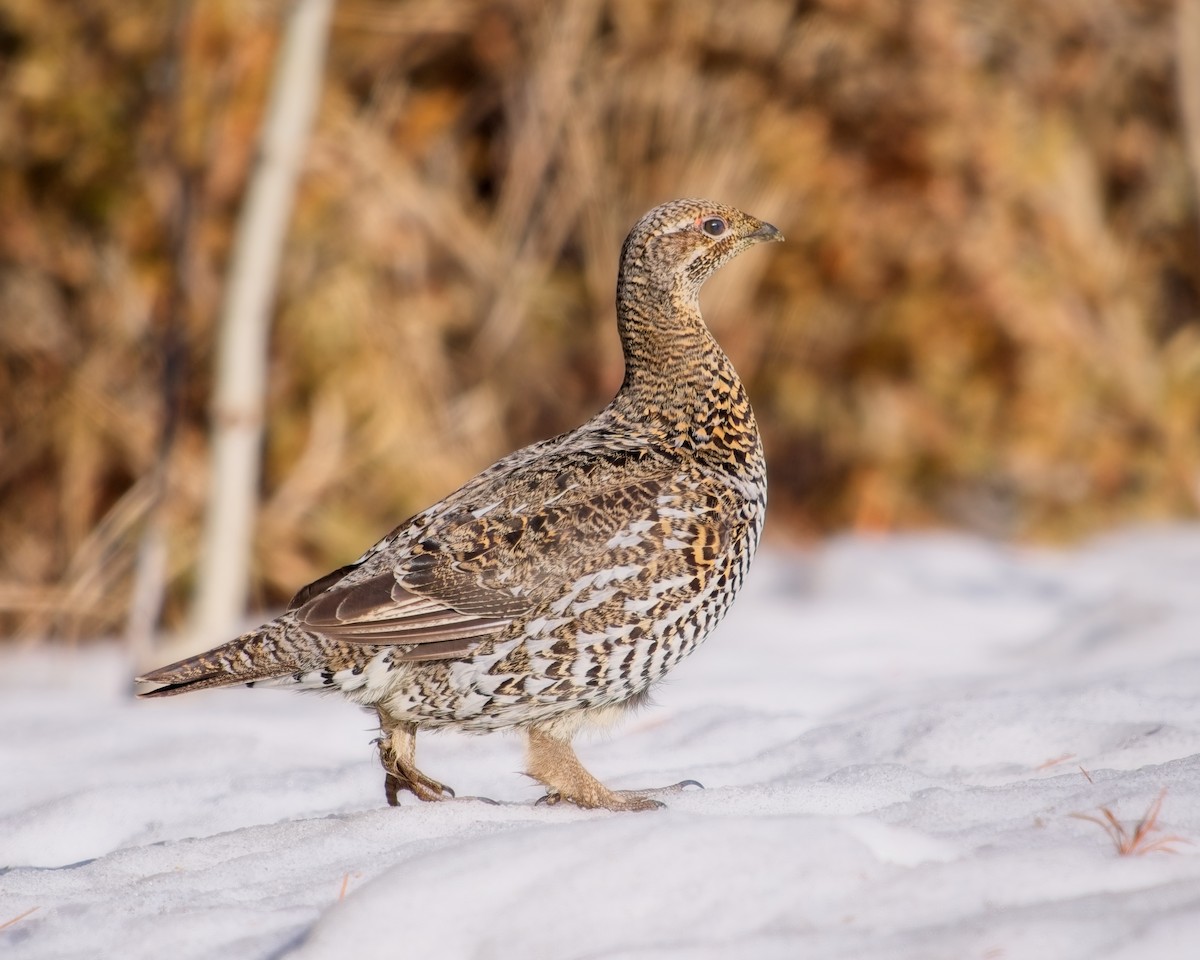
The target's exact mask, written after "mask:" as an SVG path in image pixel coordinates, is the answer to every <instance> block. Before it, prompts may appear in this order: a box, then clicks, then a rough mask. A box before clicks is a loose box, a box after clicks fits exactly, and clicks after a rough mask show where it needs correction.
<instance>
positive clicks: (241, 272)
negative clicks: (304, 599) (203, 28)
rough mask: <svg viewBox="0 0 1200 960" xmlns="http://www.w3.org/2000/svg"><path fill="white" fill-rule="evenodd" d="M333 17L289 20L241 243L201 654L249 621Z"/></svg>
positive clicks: (229, 290)
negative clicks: (284, 264) (276, 317)
mask: <svg viewBox="0 0 1200 960" xmlns="http://www.w3.org/2000/svg"><path fill="white" fill-rule="evenodd" d="M332 11H333V0H295V2H294V3H293V5H292V8H291V10H290V12H289V13H288V20H287V25H286V28H285V31H286V32H285V35H284V40H283V45H282V47H281V49H280V52H279V55H278V60H277V62H276V66H275V74H274V77H273V79H272V83H271V92H270V97H269V100H268V103H267V109H266V115H265V118H264V121H263V131H262V140H261V143H260V145H259V154H258V159H257V163H256V165H255V168H254V170H253V172H252V173H251V177H250V183H249V185H248V187H247V190H246V199H245V205H244V207H243V209H242V212H241V217H240V219H239V222H238V228H237V236H236V237H235V240H234V246H233V253H232V258H231V260H230V264H229V274H228V280H227V285H226V291H225V299H224V302H223V304H222V309H221V318H220V328H219V330H218V340H217V368H216V386H215V395H214V399H213V406H212V461H211V469H210V475H209V476H210V481H209V484H210V485H209V499H208V515H207V517H206V520H205V528H204V538H203V542H202V544H201V555H200V561H199V570H198V576H197V581H196V592H195V595H194V598H193V603H192V609H191V616H190V624H189V634H190V637H189V641H188V642H189V644H191V645H195V646H201V645H203V646H208V645H210V644H211V643H214V642H216V641H218V640H222V639H225V638H226V637H232V636H233V635H234V634H235V633H236V632H237V629H238V626H239V624H240V621H241V620H242V618H243V617H244V616H245V613H246V600H247V597H248V595H249V589H250V560H251V555H252V549H253V543H254V525H255V515H256V513H257V508H258V497H259V490H258V487H259V479H260V475H261V458H262V446H263V410H264V406H265V398H266V382H267V365H268V357H267V349H268V344H269V333H270V319H271V310H272V306H273V303H274V297H275V284H276V276H277V273H278V270H279V261H280V256H281V253H282V249H283V242H284V238H285V234H286V229H287V225H288V221H289V219H290V216H291V210H292V201H293V198H294V195H295V191H296V181H297V179H298V176H299V173H300V167H301V163H302V160H303V156H304V150H305V147H306V145H307V142H308V135H309V130H310V129H311V127H312V120H313V115H314V113H315V112H316V106H317V102H318V99H319V96H320V90H321V76H322V72H323V68H324V60H325V49H326V45H327V40H328V33H329V20H330V17H331V15H332Z"/></svg>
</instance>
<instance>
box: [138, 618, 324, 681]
mask: <svg viewBox="0 0 1200 960" xmlns="http://www.w3.org/2000/svg"><path fill="white" fill-rule="evenodd" d="M296 661H297V658H296V657H295V656H289V655H288V645H287V644H282V643H280V642H279V640H278V637H277V636H276V635H275V634H274V631H272V632H270V633H268V632H266V631H256V632H254V633H246V634H243V635H242V636H240V637H238V638H237V639H236V640H230V641H229V642H228V643H223V644H221V646H219V647H214V648H213V649H212V650H209V651H208V652H207V653H201V654H197V655H196V656H194V657H188V658H187V659H185V660H179V661H177V662H176V663H170V664H167V666H165V667H159V669H157V670H152V671H150V672H149V673H147V674H145V675H143V676H140V677H138V678H137V680H138V682H139V683H160V684H162V686H160V687H158V688H157V689H156V690H148V691H146V692H144V693H139V694H138V696H139V697H169V696H172V695H174V694H176V693H190V692H191V691H193V690H207V689H208V688H210V687H226V686H230V685H232V684H236V683H254V682H255V681H257V680H267V679H270V678H272V677H282V676H286V675H287V674H290V673H294V672H295V671H297V670H299V669H300V666H299V664H298V663H297V662H296Z"/></svg>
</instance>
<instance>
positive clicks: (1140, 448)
mask: <svg viewBox="0 0 1200 960" xmlns="http://www.w3.org/2000/svg"><path fill="white" fill-rule="evenodd" d="M1173 10H1174V7H1173V4H1172V3H1170V2H1168V0H1012V2H1009V3H1005V4H988V3H981V2H978V0H923V2H920V3H916V2H896V0H811V2H799V3H788V2H783V0H748V2H746V3H741V4H729V3H723V2H720V0H659V2H650V3H647V2H644V0H607V2H603V0H580V2H574V0H573V2H571V3H561V4H545V3H541V2H534V0H507V2H502V3H501V2H491V0H448V2H433V0H412V2H406V3H394V4H393V3H385V2H382V0H377V2H367V0H342V2H341V3H340V4H339V7H338V11H337V15H336V20H335V26H334V32H333V37H332V47H331V51H330V61H329V65H328V73H327V77H326V84H325V95H324V102H323V106H322V110H321V114H320V117H319V120H318V126H317V131H316V134H315V137H314V141H313V143H312V145H311V150H310V158H309V163H308V169H307V174H306V177H305V180H304V183H303V185H302V188H301V196H300V197H299V200H298V205H297V209H296V212H295V217H294V221H293V226H292V230H291V234H290V239H289V248H288V252H287V256H286V259H285V264H284V269H283V276H282V280H281V292H280V298H279V304H278V313H277V318H276V325H275V331H274V340H273V368H272V371H271V377H272V396H271V409H270V414H269V416H270V423H269V441H268V447H267V451H266V453H267V460H268V463H267V472H266V479H265V482H264V492H263V496H264V511H263V514H262V517H261V522H260V526H259V530H258V569H259V571H260V576H261V581H260V583H259V587H260V590H259V596H260V599H261V600H263V601H264V602H272V603H274V602H278V601H279V600H280V599H281V598H283V597H285V596H286V595H287V594H288V592H289V591H290V590H292V589H293V588H294V587H296V586H297V585H298V584H300V583H301V582H303V581H304V580H305V579H306V578H307V577H309V576H311V575H314V574H316V573H319V572H321V571H322V570H323V569H324V568H327V567H329V566H331V565H334V564H337V563H341V562H345V561H346V560H348V559H351V558H352V557H354V556H356V555H357V554H358V553H359V552H360V551H361V549H362V548H363V546H364V545H365V544H367V543H368V542H370V541H371V540H372V539H373V538H374V537H375V536H377V535H379V534H380V533H382V532H383V531H384V530H385V529H386V528H387V527H388V526H389V524H391V523H393V522H395V521H396V520H398V519H400V518H401V517H402V516H403V515H405V514H406V513H407V512H409V511H412V510H415V509H418V508H420V507H422V506H423V505H425V504H426V503H428V502H429V501H430V500H431V499H433V498H435V497H436V496H438V495H439V494H441V493H442V492H444V491H445V490H446V489H448V488H449V487H451V486H453V485H454V484H455V483H457V482H460V481H462V480H463V479H465V478H466V477H467V476H469V475H470V474H471V473H472V472H473V471H474V470H476V469H478V468H479V467H481V466H483V465H484V464H485V463H487V462H488V461H489V459H490V458H492V457H494V456H496V455H499V454H501V453H503V452H505V451H506V450H507V449H510V448H511V447H513V446H514V445H516V444H520V443H523V442H527V441H530V440H533V439H535V438H538V437H542V436H546V435H548V434H551V433H554V432H557V431H559V430H563V429H567V428H569V427H571V426H573V425H574V424H575V423H577V422H579V421H580V420H581V419H583V418H584V417H586V416H587V415H588V414H589V413H590V412H591V411H592V410H593V409H595V408H596V407H597V406H598V405H599V404H601V403H602V402H604V400H605V399H606V397H607V395H608V394H610V393H611V391H612V390H614V389H615V387H616V386H617V384H618V382H619V380H620V355H619V350H618V347H617V343H616V338H615V335H614V332H613V329H612V315H611V299H612V289H613V281H614V274H615V267H616V257H617V252H618V249H619V246H620V242H621V239H622V237H623V235H624V232H625V230H626V229H627V228H628V226H629V224H630V223H632V222H633V220H634V219H636V217H637V216H638V215H639V214H640V213H641V212H643V211H644V210H645V209H646V208H648V207H649V206H651V205H652V204H654V203H656V202H659V201H661V200H664V199H668V198H670V197H673V196H681V195H708V196H713V197H715V198H719V199H722V200H726V201H728V202H732V203H735V204H738V205H740V206H742V207H744V208H746V209H748V210H750V211H751V212H753V213H755V214H758V215H760V216H763V217H765V218H767V219H769V220H771V221H772V222H774V223H776V224H777V225H778V226H779V227H780V228H781V229H782V230H783V231H784V233H785V234H786V235H787V237H788V241H789V242H788V244H786V245H784V246H782V247H778V248H773V249H772V250H771V251H770V253H769V255H763V256H755V257H747V258H745V260H744V261H739V263H738V264H737V265H736V266H735V267H733V268H731V269H729V270H727V271H725V272H724V273H723V274H722V275H721V276H720V277H718V278H717V279H716V280H714V282H713V283H712V284H711V285H710V289H709V290H708V292H707V296H706V300H705V303H706V313H707V315H708V316H709V318H710V319H711V321H712V322H713V325H714V327H715V328H716V332H717V334H718V336H719V338H720V339H721V341H722V342H723V343H724V344H725V345H726V347H727V349H728V351H729V352H730V354H731V355H732V356H733V358H734V360H735V362H736V363H737V365H738V367H739V369H740V370H741V371H742V373H743V376H744V378H745V379H746V381H747V384H748V386H749V388H750V391H751V395H752V396H753V398H754V400H755V404H756V409H757V411H758V413H759V416H760V419H761V421H762V422H763V426H764V432H765V434H766V443H767V451H768V459H769V461H770V465H771V480H772V499H773V507H774V511H773V512H774V520H773V525H774V528H775V532H776V533H777V534H778V533H781V532H783V531H784V530H786V529H791V530H792V531H793V532H818V531H824V530H830V529H836V528H840V527H845V526H847V525H858V526H866V527H875V528H893V527H909V526H917V525H924V524H931V523H943V522H952V523H962V524H966V525H969V526H972V527H975V528H981V529H985V530H989V531H992V532H998V533H1002V534H1005V535H1035V536H1050V537H1058V536H1064V535H1072V534H1076V533H1079V532H1083V531H1086V530H1089V529H1095V528H1098V527H1101V526H1105V525H1109V524H1112V523H1114V522H1117V521H1123V520H1135V519H1146V518H1152V517H1164V516H1180V515H1194V514H1195V512H1196V507H1197V499H1198V497H1200V493H1198V486H1200V480H1198V477H1200V439H1198V438H1200V250H1198V247H1197V240H1198V237H1200V231H1198V230H1197V215H1196V204H1195V192H1194V190H1195V186H1194V184H1192V183H1191V181H1190V179H1189V174H1188V166H1187V158H1186V156H1185V151H1184V147H1183V141H1182V139H1181V136H1180V119H1179V110H1178V105H1177V100H1176V87H1175V68H1176V64H1175V62H1174V57H1175V52H1174V51H1175V47H1174V42H1173V41H1174V37H1173V24H1174V21H1173ZM278 15H279V9H278V7H277V6H276V5H274V4H260V5H253V4H240V3H231V2H222V0H197V2H195V3H192V4H186V3H182V2H181V3H178V4H176V5H175V6H171V5H165V4H162V3H151V2H141V3H130V2H128V0H121V2H118V0H92V2H89V3H87V4H78V3H75V2H73V0H39V2H36V3H33V2H28V0H0V204H2V209H3V211H4V216H3V218H2V219H0V397H2V398H3V400H4V402H3V404H2V405H0V431H2V434H0V443H2V444H3V448H2V452H0V544H3V547H2V548H0V635H2V634H11V633H13V632H17V633H22V634H33V635H41V634H45V633H48V632H57V633H65V634H74V633H78V632H84V631H86V632H88V633H94V632H96V631H98V630H105V629H111V628H113V627H114V626H115V625H117V624H119V623H120V621H121V617H122V615H123V610H124V606H125V603H126V601H127V596H128V589H129V578H130V570H131V566H132V561H133V556H134V553H135V550H136V543H137V536H138V532H139V530H140V527H141V525H142V523H143V522H144V520H145V516H146V512H147V510H148V509H149V508H150V505H152V504H153V502H154V495H153V491H152V489H150V486H151V485H150V484H149V483H148V481H147V480H146V478H147V477H148V476H150V475H151V474H152V471H153V468H154V464H155V463H156V461H157V459H158V457H159V452H160V450H161V449H167V450H168V451H169V459H168V471H167V493H166V496H165V498H164V500H163V503H164V510H165V511H166V513H165V521H166V529H167V531H168V533H169V538H170V543H169V547H170V551H169V552H170V556H171V569H170V571H169V575H170V583H171V599H170V603H169V606H168V619H170V620H174V619H176V618H177V617H178V613H179V610H180V604H181V603H182V602H183V600H184V599H185V598H186V593H187V588H188V575H189V571H190V569H191V567H192V564H193V561H194V550H195V540H196V531H197V527H198V523H199V517H200V512H201V510H202V506H203V496H204V490H203V483H204V479H203V478H204V476H205V470H204V463H205V456H206V449H205V447H206V397H207V393H208V383H209V366H210V358H211V354H212V349H213V345H212V342H211V334H212V330H213V329H214V326H215V324H214V316H215V311H216V308H217V301H218V296H219V291H220V284H221V280H222V277H223V275H224V270H225V258H226V256H227V252H228V247H229V242H230V237H231V232H232V224H233V218H234V217H235V216H236V213H237V207H238V201H239V199H240V195H241V190H242V188H243V186H244V183H245V179H246V174H247V170H248V168H249V165H250V163H251V162H252V159H253V155H254V144H255V135H256V131H257V124H258V121H259V118H260V113H261V109H262V101H263V94H264V89H265V84H266V79H267V75H268V72H269V67H270V60H271V56H272V54H273V51H274V48H275V44H276V42H277V38H278V32H279V22H278ZM171 410H174V411H177V417H170V416H168V411H171ZM167 424H170V427H169V428H168V427H167V426H166V425H167Z"/></svg>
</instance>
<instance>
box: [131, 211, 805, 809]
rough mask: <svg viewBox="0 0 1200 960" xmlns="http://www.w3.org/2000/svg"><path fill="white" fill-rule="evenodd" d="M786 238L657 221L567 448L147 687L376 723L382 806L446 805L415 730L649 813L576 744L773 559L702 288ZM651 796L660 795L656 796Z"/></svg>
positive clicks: (689, 221) (733, 222)
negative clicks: (497, 742) (412, 798)
mask: <svg viewBox="0 0 1200 960" xmlns="http://www.w3.org/2000/svg"><path fill="white" fill-rule="evenodd" d="M782 239H783V237H782V236H781V235H780V233H779V231H778V230H776V229H775V227H773V226H771V225H770V224H768V223H763V222H762V221H761V220H756V219H755V218H753V217H751V216H748V215H747V214H745V213H742V212H740V211H738V210H735V209H733V208H732V207H728V206H725V205H723V204H719V203H713V202H710V201H708V200H676V201H673V202H671V203H665V204H663V205H662V206H659V207H656V208H655V209H653V210H651V211H650V212H649V213H648V214H646V215H645V216H644V217H643V218H642V219H641V220H640V221H639V222H638V223H637V225H636V226H635V227H634V228H633V230H632V231H631V232H630V234H629V237H628V238H627V239H626V241H625V245H624V247H623V248H622V251H621V264H620V273H619V276H618V278H617V327H618V330H619V332H620V336H621V345H622V347H623V350H624V355H625V379H624V382H623V383H622V385H621V389H620V390H619V391H618V393H617V395H616V397H615V398H614V399H613V400H612V402H611V403H610V404H609V405H608V406H607V407H605V408H604V409H603V410H602V411H600V412H599V413H598V414H596V415H595V416H594V417H592V419H590V420H589V421H587V422H586V423H585V424H583V425H582V426H580V427H578V428H577V429H575V430H572V431H570V432H569V433H564V434H562V435H561V436H558V437H555V438H553V439H551V440H545V441H543V442H541V443H535V444H533V445H532V446H529V447H526V448H524V449H523V450H518V451H517V452H516V453H513V454H510V455H509V456H507V457H505V458H504V459H502V460H500V461H498V462H497V463H495V464H493V465H492V466H491V467H488V468H487V469H486V470H484V471H483V472H482V473H481V474H479V475H478V476H477V477H475V478H474V479H473V480H470V481H469V482H467V483H466V484H465V485H464V486H463V487H461V488H460V489H459V490H457V491H455V492H454V493H452V494H450V495H449V496H448V497H446V498H445V499H443V500H441V501H439V502H438V503H435V504H434V505H433V506H432V507H430V508H429V509H427V510H425V511H423V512H422V513H419V514H417V515H416V516H414V517H412V518H411V519H409V520H407V521H405V522H404V523H402V524H401V525H400V526H399V527H397V528H396V529H395V530H393V531H392V532H391V533H390V534H388V535H387V536H386V537H384V539H382V540H381V541H379V543H377V544H375V546H373V547H372V548H371V549H370V550H369V551H367V552H366V553H365V554H363V556H362V557H361V558H359V559H358V560H356V561H355V562H354V563H351V564H349V565H348V566H345V567H342V568H341V569H339V570H335V571H334V572H333V573H331V574H329V575H327V576H325V577H322V578H321V579H320V580H317V581H316V582H315V583H311V584H309V585H308V586H307V587H304V588H303V589H302V590H301V591H300V592H299V593H298V594H297V595H296V597H295V599H294V600H292V602H291V604H290V605H289V607H288V609H287V612H285V613H284V614H283V615H282V616H280V617H279V618H277V619H275V620H272V621H271V622H270V623H267V624H265V625H264V626H262V627H260V628H259V629H257V630H255V631H253V632H251V633H247V634H245V635H243V636H241V637H239V638H237V639H236V640H232V641H230V642H229V643H226V644H224V645H222V646H219V647H217V648H216V649H214V650H210V651H209V652H208V653H204V654H200V655H199V656H195V657H192V658H190V659H187V660H183V661H181V662H179V663H174V664H171V665H170V666H167V667H163V668H162V669H160V670H155V671H153V672H152V673H149V674H147V675H146V676H144V677H140V678H139V679H140V680H143V681H146V682H151V683H158V684H163V686H160V687H158V688H157V689H155V690H151V691H149V692H147V693H145V694H143V696H148V697H159V696H166V695H170V694H176V693H183V692H186V691H189V690H203V689H205V688H206V687H218V686H224V685H226V684H234V683H247V684H252V683H256V682H262V681H269V682H272V683H282V684H291V685H294V686H296V687H299V688H301V689H318V690H331V689H332V690H337V691H340V692H341V693H342V694H344V695H345V696H346V697H347V698H349V699H350V700H353V701H355V702H356V703H359V704H362V705H364V706H367V707H371V708H373V709H374V710H376V711H377V712H378V715H379V724H380V728H381V731H382V736H381V737H380V740H379V752H380V759H381V761H382V763H383V767H384V770H385V771H386V780H385V789H386V793H387V798H388V801H389V803H391V804H393V805H395V804H396V802H397V794H398V793H399V792H400V791H401V790H407V791H410V792H412V793H413V794H415V795H416V796H417V797H419V798H420V799H422V800H436V799H441V798H442V797H445V796H448V795H453V794H452V791H451V790H450V789H449V788H447V787H445V786H443V785H442V784H440V783H438V782H437V781H436V780H433V779H431V778H429V777H428V776H426V775H425V774H423V773H422V772H421V771H420V770H418V769H417V767H416V764H415V754H416V733H417V731H418V730H423V729H434V728H439V727H456V728H458V729H461V730H471V731H489V730H500V729H504V728H510V727H516V728H519V729H521V730H523V731H524V733H525V735H526V737H527V738H528V771H527V772H528V773H529V775H530V776H531V777H533V778H534V779H536V780H538V781H540V782H541V783H542V784H544V785H545V786H546V788H547V790H548V792H547V794H546V796H545V797H544V798H543V799H544V800H547V801H550V802H556V801H558V800H569V801H571V802H572V803H575V804H578V805H579V806H581V807H606V808H608V809H610V810H644V809H649V808H652V807H656V806H659V805H660V804H659V803H658V801H656V800H654V799H652V798H651V797H650V796H648V795H647V792H646V791H614V790H609V789H608V788H607V787H605V786H604V785H603V784H601V783H600V782H599V781H598V780H596V779H595V778H594V777H593V776H592V775H591V774H589V773H588V772H587V771H586V770H585V769H584V768H583V766H582V764H581V763H580V762H579V760H578V758H577V757H576V756H575V752H574V750H573V749H572V747H571V740H572V738H573V737H574V735H575V734H576V732H577V731H578V730H579V729H580V728H581V727H584V726H586V725H589V724H593V723H596V722H598V721H603V720H605V719H608V718H611V717H612V716H613V715H615V714H618V713H620V712H621V711H623V710H625V709H627V708H628V707H630V706H633V705H636V704H638V703H639V702H641V701H642V700H643V699H645V697H646V695H647V693H648V692H649V690H650V688H651V687H652V686H653V685H654V683H655V682H656V681H658V680H659V679H661V678H662V677H663V676H664V675H665V674H666V672H667V671H668V670H670V669H671V667H673V666H674V665H675V664H677V663H678V662H679V661H680V660H682V659H683V658H684V657H685V656H687V655H688V654H689V653H691V652H692V650H694V649H695V648H696V646H697V645H698V644H699V643H700V641H701V640H703V639H704V638H705V637H706V636H707V635H708V634H709V633H710V632H711V631H712V629H713V628H714V627H715V626H716V625H717V623H718V622H719V621H720V619H721V617H722V616H723V615H724V613H725V612H726V611H727V610H728V609H729V605H730V604H731V603H732V602H733V599H734V596H735V595H736V594H737V592H738V589H739V588H740V587H741V585H742V581H743V580H744V578H745V576H746V571H747V569H748V568H749V566H750V561H751V559H752V557H753V555H754V551H755V548H756V547H757V545H758V540H759V534H760V532H761V531H762V524H763V515H764V512H765V509H766V496H767V483H766V472H765V464H764V461H763V452H762V445H761V442H760V440H759V435H758V427H757V425H756V424H755V420H754V414H753V413H752V412H751V409H750V403H749V401H748V399H747V397H746V392H745V390H744V389H743V387H742V384H741V381H740V380H739V379H738V376H737V373H736V372H735V371H734V369H733V365H732V364H731V363H730V362H729V358H728V357H726V356H725V354H724V353H723V352H722V350H721V348H720V347H719V346H718V345H717V343H716V341H715V340H714V339H713V337H712V334H710V333H709V331H708V328H707V327H706V326H705V325H704V321H703V319H702V318H701V316H700V308H699V302H698V295H699V291H700V286H701V285H702V284H703V283H704V281H705V280H707V279H708V278H709V277H710V276H711V275H712V274H713V272H714V271H716V270H717V269H718V268H719V267H720V266H721V265H722V264H724V263H725V262H726V261H728V260H730V259H731V258H732V257H734V256H736V255H737V254H739V253H741V252H742V251H743V250H745V249H746V248H747V247H750V246H752V245H753V244H756V243H760V242H762V241H766V240H782ZM650 792H653V791H650Z"/></svg>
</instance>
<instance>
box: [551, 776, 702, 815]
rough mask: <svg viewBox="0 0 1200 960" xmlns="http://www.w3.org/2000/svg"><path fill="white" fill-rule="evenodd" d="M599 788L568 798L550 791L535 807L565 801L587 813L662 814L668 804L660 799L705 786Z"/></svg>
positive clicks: (682, 782)
mask: <svg viewBox="0 0 1200 960" xmlns="http://www.w3.org/2000/svg"><path fill="white" fill-rule="evenodd" d="M596 786H597V787H599V789H598V790H595V789H593V790H586V791H581V792H580V794H579V795H577V796H568V795H564V794H563V793H561V792H560V791H558V790H551V791H549V792H548V793H547V794H546V795H545V796H543V797H539V798H538V800H537V802H536V803H535V806H548V807H553V806H555V805H556V804H559V803H562V802H563V801H564V800H566V801H567V802H568V803H573V804H575V806H577V807H583V808H584V809H585V810H595V809H597V808H599V809H604V810H619V811H625V810H629V811H636V810H661V809H663V808H664V807H665V806H666V804H665V803H663V802H662V801H661V800H656V799H655V797H657V796H661V795H663V794H670V795H673V794H676V793H682V792H683V791H684V790H686V789H687V788H688V787H697V788H699V789H701V790H703V789H704V785H703V784H702V783H700V782H699V781H698V780H680V781H679V782H678V783H673V784H671V785H670V786H667V787H653V788H651V789H648V790H609V789H608V788H607V787H604V786H601V785H600V784H599V783H597V784H596Z"/></svg>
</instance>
